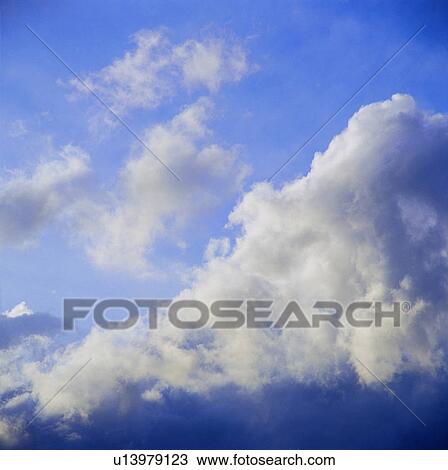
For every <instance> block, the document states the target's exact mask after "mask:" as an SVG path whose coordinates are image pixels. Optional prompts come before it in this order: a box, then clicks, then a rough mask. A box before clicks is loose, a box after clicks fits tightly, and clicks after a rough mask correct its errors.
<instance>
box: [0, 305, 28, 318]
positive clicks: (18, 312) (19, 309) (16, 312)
mask: <svg viewBox="0 0 448 470" xmlns="http://www.w3.org/2000/svg"><path fill="white" fill-rule="evenodd" d="M32 314H33V311H32V310H31V309H30V308H29V307H28V305H27V304H26V302H20V303H19V304H17V305H16V306H15V307H13V308H12V309H11V310H6V311H5V312H3V313H2V314H1V315H3V316H5V317H7V318H17V317H21V316H23V315H25V316H27V315H32Z"/></svg>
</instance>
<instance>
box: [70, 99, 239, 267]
mask: <svg viewBox="0 0 448 470" xmlns="http://www.w3.org/2000/svg"><path fill="white" fill-rule="evenodd" d="M211 113H212V103H211V101H210V100H209V99H207V98H201V99H199V100H198V101H197V102H196V103H194V104H192V105H190V106H188V107H186V108H184V109H183V110H182V111H181V112H180V113H179V114H178V115H176V116H175V117H174V118H173V119H171V120H170V121H168V122H166V123H164V124H160V125H156V126H154V127H152V128H150V129H148V130H147V131H146V133H145V136H144V139H145V142H146V143H147V145H148V146H149V147H150V148H151V149H153V151H154V152H155V153H156V154H157V155H158V156H159V157H160V158H161V159H162V161H164V162H165V163H166V164H167V165H168V166H169V167H170V168H173V169H174V171H176V172H177V173H178V174H179V175H182V181H181V182H179V181H176V180H175V179H174V178H173V176H172V175H171V174H170V173H169V172H168V171H167V169H166V168H164V167H163V166H162V165H160V163H159V162H158V161H156V160H155V159H154V157H153V155H150V154H149V153H147V152H142V153H141V155H140V156H138V157H136V158H132V159H130V160H129V161H128V162H127V163H126V165H125V166H124V168H123V169H122V170H121V172H120V175H119V183H118V188H116V189H115V190H114V192H113V194H112V195H111V201H109V202H106V203H99V202H98V203H92V202H89V203H88V204H85V205H80V206H79V207H78V209H79V212H78V214H77V218H78V223H79V225H78V227H77V228H76V230H77V231H79V232H80V233H81V235H80V238H81V239H82V241H83V242H84V243H86V244H87V252H88V254H89V256H90V258H91V259H92V260H93V262H94V263H95V264H96V265H97V266H99V267H101V268H104V269H118V270H121V271H128V272H134V273H140V274H148V272H149V271H148V270H150V269H151V268H150V267H149V266H148V263H147V259H148V256H147V255H148V252H149V251H150V249H151V247H152V245H153V244H154V242H155V241H156V240H157V239H158V238H159V237H160V236H161V235H162V234H163V235H167V234H169V232H170V231H171V230H172V229H173V227H177V228H179V226H180V225H182V224H183V223H184V222H185V221H186V220H191V219H193V218H194V215H196V214H197V213H198V211H200V210H204V209H205V208H207V207H213V206H215V205H216V204H217V203H218V202H220V201H222V200H223V199H224V198H225V197H226V196H228V195H230V194H234V193H235V192H236V191H238V190H240V189H241V185H242V183H243V180H244V178H245V176H246V175H247V173H248V168H247V166H245V165H244V164H242V163H239V162H238V161H237V156H238V148H237V147H234V148H230V149H226V148H223V147H221V146H219V145H216V144H213V143H210V139H211V138H212V133H211V131H210V130H209V129H208V127H207V121H208V120H209V119H210V115H211ZM217 188H219V190H218V189H217Z"/></svg>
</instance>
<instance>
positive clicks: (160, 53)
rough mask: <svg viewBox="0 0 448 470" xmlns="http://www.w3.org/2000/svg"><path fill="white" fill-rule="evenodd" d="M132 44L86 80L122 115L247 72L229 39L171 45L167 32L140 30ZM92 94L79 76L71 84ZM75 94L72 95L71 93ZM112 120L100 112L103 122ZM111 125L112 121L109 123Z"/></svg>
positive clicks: (239, 47) (243, 57)
mask: <svg viewBox="0 0 448 470" xmlns="http://www.w3.org/2000/svg"><path fill="white" fill-rule="evenodd" d="M131 39H132V42H133V43H134V48H133V49H132V50H129V51H127V52H126V53H125V54H124V56H123V57H120V58H118V59H116V60H114V61H113V62H112V64H110V65H108V66H106V67H104V68H103V69H101V70H100V71H98V72H93V73H90V74H88V75H87V76H86V77H85V78H83V80H84V81H85V83H86V84H87V85H88V86H89V88H90V89H92V90H93V91H95V92H96V93H98V94H99V95H100V96H101V97H102V98H103V99H104V100H105V101H106V102H107V104H108V105H110V106H111V107H112V109H113V110H114V111H115V112H118V113H119V114H121V115H124V114H126V113H127V112H128V111H130V110H132V109H138V108H141V109H152V108H156V107H157V106H159V105H160V104H161V103H162V102H164V101H165V100H166V99H168V98H170V97H171V96H173V95H174V94H175V93H177V92H178V91H179V90H178V88H179V85H180V86H183V87H186V88H188V89H194V88H207V89H208V90H210V91H217V90H218V89H219V88H220V86H221V85H222V84H224V83H228V82H237V81H239V80H240V79H241V78H242V77H243V76H244V75H246V74H247V73H248V72H249V65H248V62H247V58H246V52H245V50H244V48H243V46H242V45H241V44H239V43H238V42H236V41H235V40H233V39H229V38H217V37H208V38H206V39H204V40H202V41H198V40H194V39H189V40H187V41H185V42H184V43H181V44H172V43H171V42H170V40H169V39H168V37H167V35H166V33H165V32H164V31H148V30H141V31H139V32H137V33H135V34H134V35H133V36H132V37H131ZM70 83H71V84H72V85H73V86H74V87H75V88H76V89H77V90H78V91H79V92H81V93H88V92H87V90H86V89H85V87H84V86H83V85H82V84H81V83H79V81H78V80H75V79H73V80H71V82H70ZM72 98H73V97H72ZM104 119H106V122H107V120H110V116H109V115H103V114H102V115H101V122H104ZM110 123H111V122H110Z"/></svg>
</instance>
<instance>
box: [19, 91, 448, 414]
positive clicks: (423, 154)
mask: <svg viewBox="0 0 448 470" xmlns="http://www.w3.org/2000/svg"><path fill="white" fill-rule="evenodd" d="M190 111H191V110H190ZM195 112H198V111H197V110H196V111H195ZM193 114H195V113H193ZM187 115H188V113H187ZM185 120H187V121H189V120H188V119H187V118H186V116H183V117H182V118H179V120H178V121H176V123H173V122H172V123H171V124H170V125H169V126H168V128H169V129H171V130H172V127H173V126H174V128H175V129H179V128H180V129H184V126H186V124H185V122H184V121H185ZM193 122H196V120H193ZM187 128H188V129H190V130H189V132H193V131H192V130H191V125H190V126H187ZM193 128H194V129H196V133H197V132H199V134H201V133H202V131H201V129H202V127H201V126H193ZM165 132H167V127H166V126H164V127H161V128H160V129H158V130H157V132H156V134H154V135H158V136H163V135H164V133H165ZM175 134H176V136H177V138H178V139H180V140H182V138H183V136H184V133H183V132H180V135H178V134H177V133H175ZM187 140H188V139H187ZM162 142H163V139H161V140H160V143H159V145H161V146H162V147H161V148H163V145H167V144H163V143H162ZM168 147H169V146H168ZM181 148H183V147H181ZM447 148H448V119H447V117H446V116H442V115H436V114H429V113H424V112H421V111H420V110H418V109H417V107H416V105H415V103H414V101H413V100H412V98H411V97H409V96H403V95H395V96H394V97H393V98H392V99H391V100H387V101H384V102H380V103H375V104H372V105H369V106H366V107H363V108H361V110H360V111H359V112H357V113H356V114H355V115H354V116H353V117H352V118H351V119H350V122H349V124H348V127H347V129H345V130H344V131H343V132H342V133H341V134H339V135H338V136H336V137H335V138H334V139H333V140H332V142H331V143H330V145H329V147H328V149H327V150H326V151H325V152H324V153H322V154H316V156H315V158H314V161H313V164H312V168H311V170H310V172H309V173H308V174H307V175H306V176H304V177H301V178H298V179H296V180H294V181H292V182H290V183H288V184H286V185H285V186H283V187H282V188H280V189H275V188H274V187H273V186H272V185H271V184H268V183H262V184H258V185H256V186H255V187H254V188H253V189H252V190H251V191H249V192H248V193H247V194H246V195H245V197H244V198H243V200H242V201H241V203H239V204H238V205H237V207H236V208H235V210H234V211H233V212H232V214H231V216H230V221H231V223H233V224H234V225H238V226H240V227H241V234H240V235H239V236H238V237H237V238H236V240H235V241H234V243H232V246H233V248H232V250H231V251H230V252H228V249H229V245H228V243H227V242H223V243H218V242H212V243H211V245H212V248H210V251H209V253H208V254H209V256H208V260H207V262H206V264H205V265H204V266H202V267H201V268H199V269H198V270H197V271H196V273H195V281H194V282H193V284H192V286H191V288H190V289H188V290H187V291H185V292H183V293H182V294H181V296H188V297H193V298H200V299H202V300H204V301H208V300H214V299H217V298H235V297H239V296H242V297H246V298H247V297H249V298H274V299H276V302H277V304H276V305H278V304H281V303H282V302H284V301H285V300H289V299H291V298H294V299H298V300H299V301H300V302H301V304H302V305H303V306H304V308H307V307H309V306H310V304H313V303H314V301H315V300H327V299H335V300H339V301H341V302H343V303H347V302H350V301H353V300H362V299H381V300H384V301H393V300H404V299H405V300H408V301H410V302H411V303H412V305H413V309H412V310H411V312H410V313H409V314H408V315H407V316H404V317H403V319H402V326H401V327H400V328H395V329H394V328H392V327H387V326H386V327H383V328H376V329H372V328H369V329H349V328H344V329H334V328H331V327H328V328H320V329H317V330H316V329H309V330H303V329H302V330H298V329H289V330H282V331H275V332H274V331H271V330H269V331H268V330H246V329H245V330H239V331H217V330H213V331H210V330H206V331H202V332H195V333H194V332H193V333H192V332H185V330H174V329H172V328H170V327H168V326H167V325H166V324H165V323H164V321H163V320H162V321H161V323H162V324H161V327H160V329H159V330H157V331H156V332H155V331H151V332H148V330H147V329H146V327H142V328H135V329H133V330H132V331H130V332H129V334H123V333H119V334H114V333H113V334H111V332H101V331H96V330H94V331H93V332H92V333H91V334H90V335H89V336H88V337H87V338H86V339H85V340H84V341H83V342H82V344H80V345H77V346H72V347H69V348H67V349H65V350H62V351H60V352H58V353H57V354H56V355H52V356H51V357H50V358H49V359H48V361H50V362H48V361H47V363H46V367H45V368H42V367H41V366H40V365H39V363H37V362H35V363H34V364H29V365H28V366H27V367H26V370H24V368H23V370H24V372H23V370H22V372H23V373H24V376H25V377H26V381H27V382H29V383H30V385H31V389H32V394H33V397H34V398H35V399H36V401H38V402H39V403H43V402H45V400H47V399H48V397H49V396H51V394H52V393H53V391H54V390H55V389H57V388H58V387H59V386H60V384H61V383H64V381H65V380H66V379H67V377H70V376H71V375H72V374H73V371H75V370H77V368H79V366H80V365H81V364H82V363H83V362H85V361H86V360H87V359H88V358H90V357H93V358H94V359H93V361H92V362H91V363H90V364H89V366H88V367H87V368H86V369H85V370H84V371H83V373H82V376H81V377H79V379H78V380H76V381H74V382H73V383H72V384H71V385H70V387H69V388H68V389H67V390H66V391H65V393H64V394H63V396H61V397H60V399H58V400H57V401H55V402H54V404H52V406H51V407H48V408H47V409H46V410H45V412H44V414H43V416H48V415H63V416H65V417H70V416H73V415H78V414H79V415H81V416H84V417H86V416H88V415H89V413H91V411H92V410H94V409H95V408H96V407H98V406H99V405H100V403H103V402H104V400H106V399H108V398H111V397H113V396H114V397H115V398H116V397H117V396H118V397H119V396H120V395H119V393H120V392H122V391H123V390H124V387H125V386H128V385H129V384H139V385H143V386H144V389H145V390H146V392H144V393H143V397H142V398H143V399H149V400H157V399H160V398H161V397H162V396H163V393H164V391H165V390H166V389H170V388H175V389H184V390H187V391H189V392H193V393H206V392H207V391H208V390H210V389H211V388H213V387H217V386H221V385H225V384H229V383H231V384H236V385H238V386H240V387H242V388H244V389H247V390H253V389H256V388H258V387H261V386H263V385H264V384H266V383H272V382H274V381H279V380H284V379H287V380H291V379H292V380H295V381H299V382H309V381H317V382H319V383H329V382H331V381H334V380H336V379H337V378H338V376H340V375H341V374H343V373H345V372H346V371H347V370H350V369H351V368H353V369H354V370H356V372H357V373H358V375H359V379H360V380H361V381H363V382H365V383H371V382H374V381H375V379H373V378H372V377H371V375H370V374H369V373H368V372H367V371H366V370H365V369H363V368H362V367H361V366H360V365H359V363H358V362H357V361H356V358H357V357H359V358H360V359H361V360H362V361H363V362H364V363H366V364H367V365H368V366H369V367H370V368H371V369H372V370H373V371H374V372H375V373H376V374H377V375H378V376H379V377H381V378H382V379H383V380H386V381H388V380H390V379H391V378H392V377H393V376H394V375H395V374H397V373H401V372H404V371H410V370H412V371H422V372H429V373H432V372H434V371H436V370H438V369H439V368H442V367H445V366H446V357H445V354H446V345H444V344H445V337H446V328H447V326H448V325H447V315H446V298H447V285H446V279H447V274H448V266H447V260H448V257H447V253H448V251H447V237H446V235H447V222H448V219H447V214H446V202H445V199H446V174H447V173H446V172H447V170H448V162H447V161H446V149H447ZM187 153H188V152H187ZM141 164H142V162H140V161H139V160H137V161H136V162H134V163H132V164H131V165H130V166H129V167H127V168H126V170H125V171H124V174H125V175H134V171H135V170H134V168H139V167H140V165H141ZM137 173H139V172H137ZM410 207H417V208H418V210H416V211H414V210H411V209H410ZM421 223H426V224H427V227H426V228H425V229H423V230H420V227H419V224H421ZM213 245H214V246H213ZM213 253H216V256H213ZM106 333H107V334H106ZM192 346H194V347H192ZM111 358H113V360H111ZM51 364H54V365H51ZM114 394H115V395H114ZM118 399H119V398H118Z"/></svg>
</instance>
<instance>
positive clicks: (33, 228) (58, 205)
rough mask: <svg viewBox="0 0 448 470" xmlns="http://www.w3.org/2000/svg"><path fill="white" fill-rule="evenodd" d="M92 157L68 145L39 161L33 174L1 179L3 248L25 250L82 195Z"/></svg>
mask: <svg viewBox="0 0 448 470" xmlns="http://www.w3.org/2000/svg"><path fill="white" fill-rule="evenodd" d="M88 163H89V158H88V156H87V155H86V154H85V153H84V152H83V151H82V150H81V149H80V148H78V147H74V146H72V145H66V146H65V147H63V148H62V149H61V151H60V152H59V153H58V155H56V156H55V157H52V158H48V159H46V160H45V161H42V162H40V163H39V164H38V165H37V166H36V167H35V168H34V170H33V171H32V172H31V174H27V173H26V172H23V171H14V172H10V173H9V174H8V176H7V177H3V178H1V179H0V185H1V186H0V247H2V246H6V245H12V246H17V247H26V246H28V245H30V244H32V243H33V242H35V240H36V238H37V237H38V236H39V235H40V233H41V232H42V230H43V229H44V227H46V226H47V225H48V224H49V223H51V222H54V221H55V220H56V219H58V218H59V217H60V216H61V215H62V214H63V212H64V208H65V207H67V206H68V205H70V204H71V202H72V201H73V200H74V198H75V197H76V195H78V194H79V193H80V184H81V182H82V181H83V180H84V179H85V178H86V176H87V175H88V174H89V166H88Z"/></svg>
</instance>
